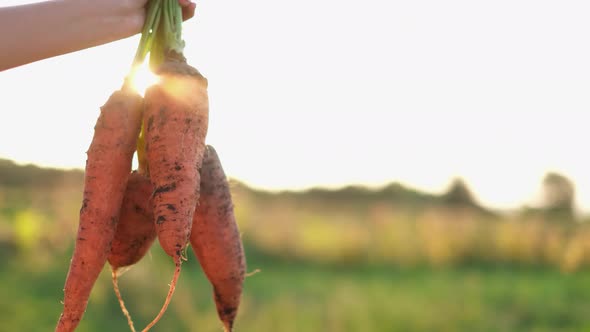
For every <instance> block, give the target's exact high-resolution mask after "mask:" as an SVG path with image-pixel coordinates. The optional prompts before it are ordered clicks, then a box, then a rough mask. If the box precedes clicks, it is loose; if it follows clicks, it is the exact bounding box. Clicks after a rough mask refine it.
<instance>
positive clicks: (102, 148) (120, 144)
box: [56, 87, 142, 332]
mask: <svg viewBox="0 0 590 332" xmlns="http://www.w3.org/2000/svg"><path fill="white" fill-rule="evenodd" d="M141 107H142V98H141V96H139V95H138V94H137V93H135V92H133V91H131V90H130V89H127V88H125V87H124V88H123V89H122V90H120V91H116V92H114V93H113V94H112V95H111V97H110V98H109V100H108V101H107V102H106V104H105V105H104V106H102V107H101V112H100V116H99V117H98V120H97V122H96V126H95V127H94V137H93V139H92V142H91V144H90V148H89V149H88V152H87V160H86V173H85V183H84V195H83V201H82V208H81V209H80V223H79V226H78V235H77V238H76V244H75V248H74V253H73V256H72V260H71V263H70V269H69V272H68V275H67V278H66V282H65V287H64V300H63V304H64V308H63V312H62V314H61V316H60V318H59V321H58V323H57V327H56V331H59V332H62V331H73V330H74V329H75V328H76V326H77V325H78V323H79V322H80V320H81V319H82V316H83V314H84V311H85V309H86V305H87V303H88V297H89V295H90V292H91V290H92V286H93V285H94V283H95V281H96V279H97V277H98V275H99V273H100V271H101V270H102V268H103V266H104V264H105V262H106V260H107V256H108V255H109V252H110V249H111V242H112V241H113V237H114V234H115V230H116V227H117V221H118V218H119V211H120V208H121V202H122V200H123V195H124V193H125V188H126V186H127V179H128V177H129V173H130V172H131V159H132V157H133V152H134V151H135V147H136V142H137V136H138V134H139V129H140V124H141Z"/></svg>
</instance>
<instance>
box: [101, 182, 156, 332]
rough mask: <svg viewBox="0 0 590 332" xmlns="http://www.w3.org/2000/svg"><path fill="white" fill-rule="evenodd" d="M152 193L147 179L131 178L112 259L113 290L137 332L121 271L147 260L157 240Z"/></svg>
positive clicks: (112, 247) (111, 254)
mask: <svg viewBox="0 0 590 332" xmlns="http://www.w3.org/2000/svg"><path fill="white" fill-rule="evenodd" d="M151 194H152V185H151V184H150V181H149V180H148V179H147V177H145V176H144V175H142V174H140V173H138V172H133V173H131V174H130V175H129V181H128V182H127V190H126V191H125V196H124V197H123V203H122V206H121V214H120V216H119V224H118V225H117V231H116V233H115V238H114V239H113V244H112V246H111V253H110V254H109V257H108V261H109V264H110V265H111V269H112V282H113V289H114V291H115V294H116V296H117V299H118V300H119V305H120V306H121V311H122V312H123V314H124V315H125V317H126V318H127V323H128V324H129V327H130V328H131V331H133V332H135V327H134V325H133V320H132V319H131V315H130V314H129V311H128V310H127V308H126V307H125V303H124V301H123V298H122V296H121V291H120V290H119V283H118V275H119V268H121V267H125V266H130V265H133V264H135V263H137V262H138V261H139V260H140V259H141V258H143V256H144V255H145V254H146V252H147V251H148V250H149V248H150V246H151V245H152V243H153V242H154V240H155V239H156V227H155V225H154V221H153V219H154V218H153V214H152V207H151V199H150V198H151Z"/></svg>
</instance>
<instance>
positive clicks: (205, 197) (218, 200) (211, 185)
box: [190, 145, 246, 332]
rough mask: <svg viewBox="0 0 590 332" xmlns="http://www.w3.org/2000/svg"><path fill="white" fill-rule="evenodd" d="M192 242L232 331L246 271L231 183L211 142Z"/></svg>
mask: <svg viewBox="0 0 590 332" xmlns="http://www.w3.org/2000/svg"><path fill="white" fill-rule="evenodd" d="M190 243H191V246H192V248H193V251H194V253H195V255H196V256H197V258H198V259H199V262H200V264H201V267H202V269H203V271H204V272H205V275H206V276H207V278H208V279H209V281H210V282H211V284H212V285H213V294H214V299H215V305H216V307H217V313H218V315H219V318H220V319H221V321H222V322H223V324H224V328H225V331H226V332H229V331H232V328H233V323H234V320H235V318H236V314H237V311H238V306H239V304H240V296H241V294H242V285H243V282H244V275H245V271H246V260H245V257H244V248H243V246H242V240H241V238H240V232H239V230H238V226H237V224H236V219H235V215H234V206H233V202H232V197H231V192H230V189H229V184H228V181H227V178H226V176H225V173H224V171H223V167H222V165H221V161H220V160H219V157H218V156H217V153H216V152H215V149H214V148H213V147H212V146H210V145H208V146H207V151H206V153H205V158H204V161H203V167H202V168H201V195H200V198H199V206H198V208H197V211H196V213H195V215H194V219H193V229H192V232H191V238H190Z"/></svg>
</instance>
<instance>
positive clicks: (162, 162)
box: [56, 0, 245, 332]
mask: <svg viewBox="0 0 590 332" xmlns="http://www.w3.org/2000/svg"><path fill="white" fill-rule="evenodd" d="M181 24H182V12H181V9H180V6H179V5H178V0H150V2H149V4H148V14H147V19H146V23H145V25H144V29H143V33H142V38H141V40H140V45H139V48H138V51H137V53H136V57H135V61H134V65H133V68H132V74H133V72H134V70H135V68H137V67H138V65H139V64H141V63H143V62H144V60H145V59H146V57H147V55H148V53H149V55H150V66H151V67H152V69H153V70H155V72H156V74H157V75H158V76H159V82H158V83H157V84H154V85H153V86H151V87H150V88H148V90H147V91H146V93H145V97H143V98H142V97H141V96H140V95H139V94H138V93H137V92H136V91H134V90H133V89H132V88H131V86H130V84H129V80H126V81H125V84H124V85H123V87H122V88H121V90H119V91H116V92H114V93H113V94H112V95H111V97H110V98H109V100H108V101H107V102H106V104H105V105H104V106H102V107H101V112H100V116H99V117H98V120H97V123H96V126H95V127H94V137H93V139H92V142H91V144H90V148H89V149H88V152H87V161H86V173H85V184H84V195H83V201H82V208H81V209H80V222H79V228H78V235H77V238H76V244H75V248H74V253H73V256H72V260H71V263H70V269H69V272H68V275H67V278H66V282H65V287H64V300H63V305H64V307H63V312H62V314H61V316H60V318H59V321H58V323H57V327H56V331H60V332H61V331H74V330H75V329H76V327H77V326H78V324H79V322H80V320H81V319H82V316H83V314H84V311H85V309H86V306H87V303H88V298H89V295H90V292H91V290H92V287H93V285H94V283H95V282H96V279H97V278H98V275H99V273H100V271H101V270H102V268H103V266H104V265H105V263H106V262H107V261H108V262H109V264H110V266H111V269H112V278H113V285H114V289H115V293H116V294H117V297H118V298H119V302H120V304H121V308H122V310H123V313H124V314H125V315H126V316H127V319H128V323H129V326H130V327H131V330H132V331H135V328H134V326H133V322H132V320H131V317H130V315H129V313H128V311H127V309H126V308H125V306H124V303H123V301H122V299H121V295H120V291H119V288H118V284H117V277H118V275H119V271H120V270H119V269H120V268H122V267H127V266H131V265H133V264H135V263H137V262H138V261H139V260H140V259H141V258H143V256H144V255H145V254H146V252H147V251H148V250H149V248H150V247H151V245H152V244H153V242H154V240H155V238H156V237H157V238H158V241H159V243H160V245H161V247H162V249H164V251H165V252H166V253H167V254H168V255H169V256H170V257H172V259H173V262H174V264H175V267H176V268H175V272H174V276H173V279H172V282H171V284H170V289H169V292H168V296H167V297H166V300H165V302H164V305H163V307H162V309H161V311H160V312H159V313H158V315H157V316H156V318H155V319H154V320H153V321H152V322H151V323H150V324H149V325H148V326H147V327H146V328H145V329H144V330H143V331H147V330H149V329H150V328H151V327H152V326H154V325H155V324H156V322H157V321H158V320H159V319H160V318H161V317H162V315H163V314H164V312H165V311H166V308H167V306H168V304H169V303H170V300H171V297H172V295H173V293H174V290H175V287H176V283H177V280H178V277H179V275H180V270H181V265H182V261H183V260H185V258H184V257H183V253H184V252H185V250H186V248H187V246H188V244H189V243H190V244H191V246H192V248H193V250H194V252H195V255H196V256H197V258H198V260H199V262H200V264H201V267H202V269H203V271H204V272H205V274H206V276H207V278H208V279H209V281H210V282H211V284H212V287H213V295H214V296H213V297H214V300H215V304H216V306H217V311H218V315H219V318H220V320H221V321H222V323H223V325H224V328H225V330H226V331H231V330H232V328H233V322H234V320H235V317H236V313H237V309H238V306H239V302H240V297H241V293H242V284H243V281H244V274H245V258H244V251H243V246H242V243H241V239H240V234H239V231H238V228H237V225H236V221H235V217H234V213H233V203H232V198H231V194H230V190H229V186H228V182H227V178H226V176H225V174H224V172H223V169H222V166H221V162H220V160H219V158H218V156H217V153H216V152H215V150H214V149H213V148H212V147H211V146H206V145H205V138H206V135H207V128H208V116H209V106H208V96H207V80H206V79H205V78H204V77H203V76H202V75H201V74H200V73H199V72H198V71H197V70H196V69H195V68H193V67H191V66H189V65H188V64H187V63H186V59H185V57H184V56H183V47H184V42H183V41H182V38H181ZM132 74H131V75H132ZM131 75H130V76H131ZM135 151H137V157H138V161H139V167H138V170H137V171H133V172H132V159H133V154H134V152H135Z"/></svg>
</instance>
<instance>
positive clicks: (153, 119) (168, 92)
mask: <svg viewBox="0 0 590 332" xmlns="http://www.w3.org/2000/svg"><path fill="white" fill-rule="evenodd" d="M157 74H158V75H159V76H160V82H159V83H158V84H156V85H154V86H152V87H150V88H149V89H148V90H147V91H146V94H145V110H144V117H143V121H144V122H143V126H144V130H145V143H146V145H145V150H146V160H147V164H148V165H147V169H148V172H149V177H150V181H151V183H152V185H153V188H154V194H153V209H154V219H155V223H156V230H157V234H158V240H159V242H160V245H161V246H162V248H163V249H164V251H165V252H166V253H167V254H168V255H169V256H171V257H172V258H173V260H174V263H175V265H176V271H175V273H174V278H173V280H172V282H171V284H170V290H171V291H170V292H169V293H168V296H167V298H166V301H165V304H164V307H163V308H162V311H161V312H160V314H159V315H158V317H156V319H154V322H152V323H153V324H155V322H157V320H159V318H160V317H161V315H162V314H163V312H164V311H165V310H166V307H167V305H168V303H169V302H170V299H171V296H172V293H173V289H174V287H175V286H176V281H177V279H178V276H179V274H180V266H181V260H182V252H183V250H184V249H185V248H186V245H187V243H188V240H189V236H190V230H191V225H192V219H193V215H194V212H195V208H196V205H197V201H198V199H199V182H200V175H199V168H200V167H201V163H202V159H203V154H204V151H205V136H206V135H207V127H208V118H209V103H208V98H207V80H206V79H205V78H204V77H203V76H202V75H201V74H200V73H199V72H198V71H197V70H196V69H194V68H193V67H191V66H189V65H188V64H187V63H186V61H185V59H184V57H183V56H182V55H179V54H173V52H171V53H170V54H169V57H168V58H167V59H166V62H164V64H162V65H161V66H160V67H159V70H158V72H157ZM153 324H150V325H149V326H148V327H147V328H146V329H149V328H150V327H151V326H153Z"/></svg>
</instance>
